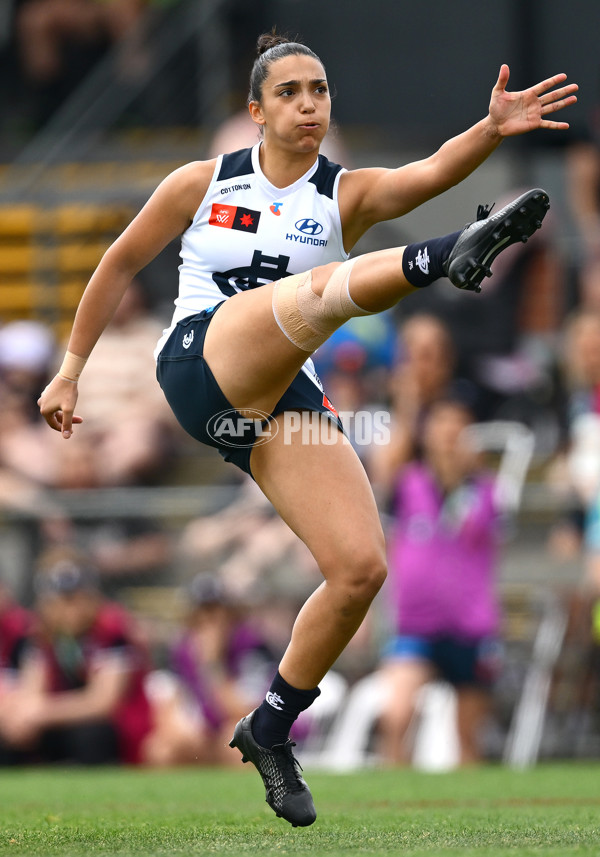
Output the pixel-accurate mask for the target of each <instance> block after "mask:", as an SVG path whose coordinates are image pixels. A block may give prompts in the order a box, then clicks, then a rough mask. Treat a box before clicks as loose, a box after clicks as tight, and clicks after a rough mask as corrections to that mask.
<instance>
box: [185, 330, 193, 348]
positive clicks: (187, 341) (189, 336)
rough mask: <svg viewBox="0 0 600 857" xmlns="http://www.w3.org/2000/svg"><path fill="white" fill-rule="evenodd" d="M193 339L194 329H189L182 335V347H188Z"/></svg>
mask: <svg viewBox="0 0 600 857" xmlns="http://www.w3.org/2000/svg"><path fill="white" fill-rule="evenodd" d="M193 341H194V331H193V330H190V332H189V333H186V335H185V336H184V337H183V342H182V345H183V347H184V348H189V347H190V345H191V344H192V342H193Z"/></svg>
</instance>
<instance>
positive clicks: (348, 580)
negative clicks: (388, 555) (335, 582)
mask: <svg viewBox="0 0 600 857" xmlns="http://www.w3.org/2000/svg"><path fill="white" fill-rule="evenodd" d="M386 576H387V565H386V562H385V556H384V555H382V553H381V551H379V550H377V549H373V550H364V551H361V552H359V553H354V554H353V555H352V556H351V557H347V558H346V569H345V574H344V578H343V586H344V588H345V589H346V591H347V593H348V597H349V599H350V600H351V602H352V603H358V604H370V603H371V601H372V600H373V599H374V598H375V596H376V595H377V593H378V592H379V590H380V589H381V587H382V586H383V583H384V581H385V578H386Z"/></svg>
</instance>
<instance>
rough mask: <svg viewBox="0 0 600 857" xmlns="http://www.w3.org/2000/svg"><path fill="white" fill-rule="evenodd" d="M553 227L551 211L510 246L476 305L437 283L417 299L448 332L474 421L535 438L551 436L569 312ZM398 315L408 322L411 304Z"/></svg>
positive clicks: (554, 215)
mask: <svg viewBox="0 0 600 857" xmlns="http://www.w3.org/2000/svg"><path fill="white" fill-rule="evenodd" d="M519 192H520V189H519V188H516V189H515V190H514V193H519ZM505 201H506V198H504V199H502V198H501V199H499V200H498V201H497V203H496V205H497V206H501V205H503V204H504V203H505ZM492 215H493V211H492ZM556 226H557V215H556V212H555V211H554V210H552V212H549V216H548V218H547V219H546V220H545V222H544V230H543V231H540V232H539V233H536V234H535V235H533V236H531V238H530V239H529V240H528V241H527V242H526V243H521V242H518V243H517V244H513V245H512V246H511V247H509V248H508V250H507V252H506V253H504V254H503V255H502V259H501V260H500V263H499V264H498V265H497V266H496V268H495V270H494V277H493V280H490V283H489V288H487V289H486V291H485V294H483V293H482V294H481V295H480V296H479V297H481V300H473V297H474V296H473V295H469V294H466V293H464V292H461V293H459V294H457V295H453V294H451V295H449V294H448V292H447V290H446V289H443V288H442V285H443V284H442V283H441V282H440V283H439V284H436V285H434V287H433V289H430V290H429V291H428V292H427V294H424V295H423V296H422V297H421V296H419V308H420V311H421V312H425V313H426V312H430V313H433V314H435V315H436V316H437V317H438V318H439V319H440V320H441V322H442V323H443V324H444V325H445V326H446V328H447V330H448V333H449V335H450V337H451V339H452V342H453V343H454V351H455V353H454V370H455V372H456V374H457V375H458V376H460V377H461V378H464V379H467V380H468V381H469V382H470V383H471V384H472V385H473V386H474V388H476V389H477V412H478V417H479V418H480V419H485V420H489V419H516V420H520V421H522V422H525V423H527V424H528V425H530V426H531V427H532V428H535V427H536V424H538V423H539V424H541V425H540V433H541V432H542V431H543V430H544V428H545V429H546V433H547V434H548V435H549V433H550V428H549V427H548V424H553V421H554V404H555V403H554V402H553V400H552V396H553V394H554V392H555V388H554V371H555V359H554V357H555V348H556V343H557V339H558V337H559V335H560V329H561V325H562V322H563V320H564V317H565V314H566V312H567V311H568V309H569V298H568V296H567V295H566V289H565V281H566V267H565V263H564V259H563V257H562V255H561V252H560V251H559V249H558V242H557V240H556V238H557V236H556ZM398 311H399V314H400V317H401V318H407V317H408V316H407V315H406V313H408V312H410V306H406V307H405V306H402V305H400V306H399V308H398ZM554 427H555V426H554ZM554 439H555V436H554ZM540 441H541V437H540ZM547 444H548V446H551V438H548V441H547ZM550 451H552V450H550Z"/></svg>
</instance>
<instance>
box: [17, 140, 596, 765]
mask: <svg viewBox="0 0 600 857" xmlns="http://www.w3.org/2000/svg"><path fill="white" fill-rule="evenodd" d="M592 152H595V154H596V157H597V162H596V163H597V164H599V163H600V148H599V147H596V148H594V147H593V146H592V145H591V144H586V143H584V142H582V143H581V144H578V146H577V147H573V150H572V151H570V152H569V160H568V162H567V164H566V170H567V171H568V176H569V186H570V187H572V188H573V196H572V205H573V212H572V214H573V217H574V218H575V220H576V222H577V223H578V224H579V227H580V228H579V237H578V240H579V242H580V243H579V251H578V255H579V258H580V259H581V265H580V267H579V268H578V270H577V271H576V272H575V277H576V289H575V291H574V292H573V290H569V291H567V290H566V289H565V288H564V284H565V282H566V279H567V277H568V276H569V272H568V270H567V267H568V266H567V264H566V262H565V260H564V259H562V258H561V255H560V253H559V252H558V250H557V247H558V244H557V242H556V240H555V238H556V231H557V230H558V229H559V228H560V217H561V213H560V212H558V213H554V212H553V213H552V214H551V216H549V218H548V221H547V223H546V224H545V226H544V229H543V230H541V231H540V232H539V233H537V234H536V236H535V237H534V238H532V239H531V240H530V241H529V242H528V243H527V244H526V245H518V246H515V247H513V248H511V249H510V250H509V251H508V252H506V253H505V254H503V256H501V257H500V258H499V260H498V263H499V264H498V265H497V267H496V270H495V272H494V277H493V279H492V280H490V282H489V288H487V289H486V290H484V292H483V293H482V294H481V295H475V296H474V295H471V294H468V293H467V294H463V293H460V292H455V291H453V290H451V289H448V288H447V284H441V283H440V284H439V287H438V285H434V286H433V287H431V288H430V289H429V290H428V291H427V292H424V293H423V294H419V295H416V296H413V298H409V299H408V300H406V301H405V302H403V303H402V304H401V305H400V306H399V307H398V308H397V309H396V310H395V311H390V312H388V313H386V314H384V315H379V316H372V317H368V318H360V319H354V320H352V321H351V322H349V323H348V324H347V325H345V326H344V328H342V329H340V330H339V331H337V332H336V333H335V334H334V335H333V337H332V338H331V339H330V340H329V341H328V342H327V343H326V344H325V345H324V346H323V347H322V348H321V349H320V350H319V352H317V354H316V355H315V360H316V364H317V368H318V371H319V373H320V374H321V376H322V378H323V381H324V384H325V389H326V390H327V392H328V395H329V397H330V398H331V400H332V401H333V402H334V403H335V405H336V407H337V408H338V410H339V411H340V413H341V414H342V418H343V420H345V425H346V428H347V434H348V438H349V440H350V442H352V443H353V444H354V445H355V448H356V450H357V452H358V454H359V455H360V457H361V459H362V460H363V463H364V465H365V468H366V469H367V471H368V473H369V476H370V479H371V481H372V483H373V485H374V487H375V490H376V496H377V499H378V502H379V505H380V511H381V516H382V520H383V522H384V526H385V529H386V533H387V538H388V551H389V580H388V584H387V586H386V589H385V592H384V595H383V596H382V597H380V598H379V599H378V600H377V601H376V604H375V606H374V608H373V609H372V611H371V614H370V615H369V617H368V619H367V620H366V622H365V624H364V625H363V627H362V628H361V629H360V631H359V633H358V634H357V636H356V638H355V640H354V641H353V643H352V644H351V646H350V647H349V648H348V650H347V651H346V652H345V653H344V655H343V656H342V658H341V660H340V662H339V664H338V665H336V671H335V672H336V674H338V675H339V676H340V677H341V678H342V679H343V682H344V687H345V688H346V691H347V692H348V693H349V692H351V689H352V687H353V685H354V684H355V683H357V682H358V681H359V680H360V679H362V678H363V677H364V676H366V675H368V674H376V675H378V676H379V677H380V678H381V680H382V682H383V685H384V687H385V691H386V692H385V694H384V696H383V697H382V701H381V707H380V710H379V711H378V713H377V717H376V718H375V723H374V726H373V736H374V737H373V742H374V744H373V746H374V747H375V748H376V752H377V755H378V758H379V759H380V760H381V761H382V762H384V763H389V764H406V763H408V762H410V759H411V752H412V747H413V744H414V724H415V717H416V712H417V711H418V709H419V700H420V699H421V698H422V697H421V696H420V694H422V691H423V688H424V687H427V686H428V685H429V684H430V683H431V682H432V681H440V680H441V681H444V682H447V683H448V684H449V685H450V686H451V687H452V688H453V689H454V691H455V694H456V729H457V735H458V741H459V748H460V749H459V755H458V761H459V762H461V763H463V764H469V763H473V762H476V761H478V760H479V759H480V758H481V755H482V752H483V749H482V744H481V735H482V733H483V731H484V729H485V724H486V722H487V721H488V720H489V718H490V714H491V712H492V709H493V695H494V687H495V684H496V683H497V681H498V680H499V677H500V676H501V675H502V670H503V648H502V640H503V607H502V600H501V597H500V594H499V583H500V581H499V567H500V559H501V556H502V551H503V549H504V538H505V531H506V521H507V518H509V517H510V516H513V517H514V516H515V515H516V516H517V517H518V512H519V504H518V500H517V501H516V502H515V499H514V492H513V500H512V502H508V501H507V499H506V496H503V495H502V493H501V492H500V491H499V490H498V482H499V475H498V468H497V466H496V463H495V461H490V460H489V459H488V458H487V457H486V456H485V455H484V454H483V453H482V444H481V437H482V435H481V432H480V429H481V426H486V425H487V426H489V425H494V424H498V425H504V426H507V425H508V426H509V427H511V426H515V425H516V426H518V427H520V428H524V429H526V430H527V435H526V436H527V437H531V438H533V445H534V450H535V453H534V458H533V461H534V462H535V466H536V468H537V472H536V479H537V480H541V482H542V484H543V485H544V486H545V490H547V491H548V492H552V494H553V495H554V496H555V498H556V503H555V507H556V509H557V510H558V511H557V513H556V515H555V519H554V521H553V524H552V526H551V527H549V529H548V534H547V544H546V547H545V550H546V551H549V552H551V553H552V554H553V555H554V557H562V558H570V559H573V558H575V559H577V561H579V562H580V563H581V567H582V569H583V570H582V575H581V581H580V585H579V586H578V587H577V597H576V598H575V601H576V603H577V609H578V611H579V612H578V613H577V617H578V619H577V621H578V629H579V630H578V633H579V635H580V636H581V637H582V640H583V641H584V642H585V645H586V646H587V647H588V649H587V650H589V651H590V652H591V653H593V651H594V640H595V638H596V637H597V636H598V633H599V632H598V615H599V608H598V606H597V605H598V603H600V602H599V601H598V596H599V595H600V254H599V248H600V242H599V241H598V240H596V235H597V233H598V228H597V226H598V224H597V220H596V219H597V218H598V217H599V214H598V210H597V209H592V208H588V206H589V201H588V200H587V197H586V195H585V194H578V193H576V192H575V190H576V188H577V183H578V182H579V181H581V182H584V183H585V185H586V187H587V186H588V185H589V180H590V179H589V175H590V171H591V163H589V162H588V161H589V160H590V155H591V153H592ZM597 169H598V176H599V177H600V168H598V166H597ZM598 187H600V181H598ZM516 190H517V189H515V192H516ZM579 202H583V203H585V204H582V205H581V206H578V203H579ZM573 295H574V297H573ZM568 296H571V298H569V297H568ZM161 326H162V325H161V322H160V320H159V318H158V316H157V315H156V314H155V311H154V308H153V307H152V305H151V303H150V302H149V300H148V296H147V294H146V292H145V289H144V286H143V283H142V282H140V281H136V282H134V284H133V285H132V287H131V289H130V290H129V292H128V293H127V294H126V296H125V298H124V300H123V302H122V304H121V306H120V307H119V309H118V311H117V313H116V315H115V317H114V319H113V321H112V323H111V325H110V326H109V328H108V329H107V331H106V333H105V335H104V336H103V337H102V338H101V340H100V342H99V344H98V346H97V348H96V349H95V351H94V352H93V355H92V357H91V358H90V360H89V363H88V366H87V367H86V372H85V377H84V381H83V382H82V384H81V397H80V400H79V403H78V410H79V411H80V412H81V413H82V415H83V416H84V423H83V425H82V426H81V427H79V428H78V430H77V431H76V432H75V435H74V437H73V438H71V439H70V440H69V442H64V441H63V439H62V438H61V437H60V435H58V434H55V433H52V432H50V431H49V430H48V428H47V426H46V425H45V423H43V421H42V420H41V419H40V418H39V415H38V412H37V408H36V399H37V396H38V395H39V392H40V390H41V389H42V388H43V386H44V384H45V383H46V381H47V380H48V379H49V377H51V376H52V374H53V373H54V371H55V369H56V365H57V361H58V359H59V358H60V355H61V354H62V351H63V348H64V343H61V342H57V341H56V339H55V337H54V335H53V333H52V331H51V329H50V328H49V327H47V326H45V325H44V324H42V323H41V322H38V321H35V320H22V321H12V322H7V323H5V324H4V325H2V326H1V327H0V391H1V392H0V396H1V399H2V404H3V421H2V424H1V426H0V509H1V510H2V512H3V516H4V517H5V519H6V521H7V522H8V523H9V527H10V521H11V520H12V521H13V523H14V525H15V526H16V525H17V524H16V523H15V522H17V521H18V522H20V525H23V522H26V525H27V529H26V532H27V539H28V544H29V548H30V553H29V558H28V569H29V572H30V573H28V574H27V575H26V578H27V579H19V580H17V581H15V580H14V576H13V577H12V578H11V575H10V574H6V573H4V578H5V579H4V582H3V583H2V585H1V589H0V759H1V760H2V763H4V764H17V763H28V764H30V763H33V762H47V761H77V762H80V763H85V764H94V763H102V762H123V763H133V764H148V765H172V764H184V763H187V764H191V763H201V764H226V763H228V761H230V759H229V756H230V755H231V754H228V753H227V752H226V747H227V741H226V738H227V737H228V734H229V732H230V730H231V727H232V724H233V723H234V722H235V721H236V720H237V719H238V718H239V717H240V716H241V715H242V714H244V713H245V712H247V711H248V710H250V709H251V708H252V707H254V706H255V705H256V704H258V702H259V701H260V699H261V697H262V695H263V694H264V692H265V689H266V688H267V687H268V684H269V680H270V676H271V675H272V672H273V670H274V669H275V667H276V664H277V662H278V659H279V658H280V657H281V654H282V652H283V649H284V647H285V644H286V641H287V639H288V636H289V632H290V629H291V625H292V623H293V619H294V616H295V614H296V612H297V609H298V606H299V604H301V603H302V601H303V600H304V599H305V598H306V596H307V594H308V593H310V592H311V591H312V589H314V587H315V586H316V585H317V584H318V582H319V572H318V569H317V568H316V566H315V563H314V560H313V559H312V557H311V556H310V554H309V553H308V551H307V550H306V549H305V548H304V546H303V545H302V544H301V543H300V542H299V541H298V539H297V538H296V537H295V536H294V534H293V533H291V531H290V530H289V529H288V528H287V527H286V526H285V525H284V524H283V523H282V522H281V521H280V519H279V518H278V517H277V516H276V515H275V514H274V512H273V510H272V508H271V506H270V504H269V503H268V502H267V501H266V500H265V499H264V497H263V496H262V495H261V494H260V492H259V491H258V489H257V488H256V486H255V484H254V483H253V482H252V480H251V479H249V478H245V477H244V479H240V477H239V476H238V475H237V474H236V473H230V472H229V469H227V468H226V466H225V465H223V467H222V469H221V470H220V471H218V472H219V473H222V477H221V478H222V479H223V480H224V481H226V482H228V483H229V485H231V486H234V488H233V492H232V496H233V499H232V500H231V502H230V503H229V504H228V505H226V506H225V508H219V509H217V510H215V511H214V512H213V513H211V514H204V515H201V516H198V517H194V516H190V519H189V520H188V521H187V522H186V523H185V525H184V527H183V529H181V528H176V527H172V526H169V524H168V521H167V520H166V519H161V520H156V518H155V516H154V515H150V514H148V513H147V512H146V511H145V510H144V509H143V508H140V509H139V514H137V515H135V516H132V515H130V514H128V515H119V514H116V513H115V515H114V516H111V515H110V514H109V513H106V512H104V513H103V514H102V515H94V514H91V515H86V516H82V517H78V516H77V514H73V512H72V510H71V512H69V511H68V510H67V508H66V505H65V503H64V498H66V497H68V496H71V495H72V494H73V493H75V494H77V492H83V493H84V494H85V492H86V491H91V492H93V491H94V490H97V489H103V488H104V489H106V488H109V489H118V488H120V487H138V488H142V487H148V488H152V487H155V486H164V485H169V484H173V482H174V479H175V474H176V473H177V476H176V479H175V481H179V482H181V479H182V476H181V467H180V461H179V457H180V455H181V447H182V444H183V445H186V450H187V451H186V454H187V455H189V448H188V446H187V444H188V441H187V440H185V439H184V435H183V433H182V432H181V430H180V429H179V427H178V426H177V425H176V424H175V422H174V420H173V417H172V415H171V413H170V411H169V409H168V407H167V406H166V403H165V402H164V401H163V399H162V396H161V393H160V390H159V388H158V385H157V384H156V382H155V378H154V365H153V360H152V351H153V347H154V344H155V342H156V340H157V339H158V337H159V335H160V329H161ZM503 442H504V443H505V444H506V442H507V441H506V439H505V440H504V441H503ZM484 447H485V444H484ZM496 451H498V450H496ZM499 452H500V458H502V454H503V449H502V444H500V450H499ZM526 471H527V466H525V469H524V470H523V472H522V473H521V474H520V475H519V476H518V477H515V478H517V481H519V480H521V481H522V480H524V479H525V478H526ZM184 481H185V480H184ZM192 481H193V480H192ZM513 487H515V490H516V496H517V497H519V496H520V492H521V489H522V487H523V486H522V484H518V485H516V486H513ZM205 488H206V490H210V487H208V488H207V487H206V486H202V485H200V486H199V487H198V491H202V490H205ZM79 496H81V493H80V494H79ZM67 505H68V504H67ZM539 561H540V563H543V562H544V557H543V556H542V555H540V560H539ZM7 571H9V569H7V568H2V572H7ZM136 587H138V588H139V589H138V591H147V590H148V589H152V587H155V588H156V591H157V592H158V593H159V597H163V598H164V610H165V615H166V614H167V613H168V631H167V633H166V634H165V633H164V630H162V631H161V632H160V633H159V632H157V627H156V626H155V625H154V624H153V621H152V619H151V618H150V619H149V617H148V616H147V615H144V611H143V609H139V603H136V601H135V599H132V598H131V593H132V592H135V591H136ZM161 593H163V595H161ZM169 598H170V599H171V600H170V601H169V600H168V599H169ZM582 629H583V632H582ZM589 657H590V665H591V666H590V673H589V675H590V676H592V678H593V676H594V674H595V673H594V670H595V667H593V663H594V656H593V654H590V656H589ZM588 678H589V676H588ZM324 697H325V699H326V702H327V694H324ZM337 705H338V706H343V702H342V700H341V698H338V699H337ZM311 717H312V719H311ZM319 729H323V720H322V718H319V716H318V711H317V712H316V714H315V713H314V712H313V714H312V715H311V710H310V709H309V711H308V712H306V713H305V715H303V718H301V719H300V720H299V722H298V725H297V726H296V730H297V733H298V735H297V736H296V737H297V739H298V740H302V739H304V740H307V741H309V743H310V740H311V735H312V740H313V741H314V734H315V730H317V731H318V730H319Z"/></svg>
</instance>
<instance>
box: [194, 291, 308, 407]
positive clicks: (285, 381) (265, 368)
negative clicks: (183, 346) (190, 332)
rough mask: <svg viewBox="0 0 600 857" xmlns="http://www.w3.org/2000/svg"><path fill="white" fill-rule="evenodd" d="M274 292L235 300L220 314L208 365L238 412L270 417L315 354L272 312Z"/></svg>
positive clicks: (210, 338)
mask: <svg viewBox="0 0 600 857" xmlns="http://www.w3.org/2000/svg"><path fill="white" fill-rule="evenodd" d="M272 295H273V286H272V285H267V286H261V287H260V288H258V289H252V290H250V291H247V292H243V293H241V294H239V295H234V296H233V297H232V298H229V300H227V301H225V303H224V304H223V305H222V306H221V307H219V311H218V312H216V313H215V315H214V317H213V319H212V321H211V323H210V326H209V328H208V330H207V332H206V339H205V340H204V359H205V360H206V362H207V363H208V365H209V366H210V369H211V371H212V373H213V375H214V377H215V379H216V381H217V383H218V385H219V387H220V389H221V390H222V392H223V394H224V396H225V397H226V398H227V399H228V400H229V401H230V402H231V404H232V405H233V407H234V408H237V409H238V410H243V409H245V408H255V409H258V410H262V411H265V412H267V413H269V412H270V411H271V410H272V409H273V407H274V405H275V404H276V403H277V402H278V401H279V399H280V398H281V396H282V395H283V393H284V392H285V390H286V389H287V388H288V387H289V385H290V384H291V383H292V381H293V379H294V377H295V376H296V375H297V373H298V372H299V371H300V368H301V366H302V364H303V363H304V361H305V360H306V359H307V357H308V356H309V354H308V353H307V352H305V351H301V350H300V349H299V348H297V347H296V346H295V345H294V344H293V343H292V342H290V340H289V339H288V338H287V337H286V336H285V335H284V334H283V333H282V331H281V329H280V328H279V326H278V324H277V322H276V321H275V316H274V315H273V308H272Z"/></svg>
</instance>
